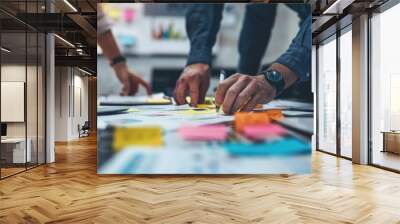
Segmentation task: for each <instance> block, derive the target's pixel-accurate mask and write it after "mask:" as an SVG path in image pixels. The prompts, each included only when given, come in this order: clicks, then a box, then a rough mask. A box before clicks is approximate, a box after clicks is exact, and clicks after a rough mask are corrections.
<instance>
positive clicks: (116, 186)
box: [0, 137, 400, 224]
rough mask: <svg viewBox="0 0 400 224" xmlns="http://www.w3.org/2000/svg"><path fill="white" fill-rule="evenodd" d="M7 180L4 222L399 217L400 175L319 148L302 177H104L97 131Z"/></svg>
mask: <svg viewBox="0 0 400 224" xmlns="http://www.w3.org/2000/svg"><path fill="white" fill-rule="evenodd" d="M56 151H57V153H56V158H57V161H56V163H55V164H51V165H47V166H42V167H39V168H36V169H33V170H30V171H28V172H26V173H22V174H19V175H17V176H14V177H11V178H8V179H5V180H3V181H0V223H12V224H13V223H45V222H47V223H374V224H375V223H400V175H398V174H395V173H390V172H387V171H383V170H380V169H377V168H373V167H368V166H358V165H352V164H351V163H350V162H349V161H347V160H343V159H337V158H335V157H333V156H330V155H326V154H323V153H318V152H315V153H314V154H313V170H314V171H313V173H312V174H311V175H301V176H285V175H282V176H268V175H263V176H251V175H241V176H157V177H153V176H98V175H97V174H96V139H95V138H94V137H90V138H85V139H84V140H81V141H77V142H72V143H69V144H58V145H57V150H56Z"/></svg>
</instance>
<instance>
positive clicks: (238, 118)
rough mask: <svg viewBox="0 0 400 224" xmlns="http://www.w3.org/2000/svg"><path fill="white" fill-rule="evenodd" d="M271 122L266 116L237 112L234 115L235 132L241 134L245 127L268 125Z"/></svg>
mask: <svg viewBox="0 0 400 224" xmlns="http://www.w3.org/2000/svg"><path fill="white" fill-rule="evenodd" d="M270 122H271V120H270V118H269V116H268V114H266V113H263V112H261V113H256V112H237V113H235V121H234V125H235V130H236V131H237V132H242V131H243V129H244V127H245V126H246V125H254V124H269V123H270Z"/></svg>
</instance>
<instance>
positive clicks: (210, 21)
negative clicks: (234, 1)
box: [186, 3, 311, 81]
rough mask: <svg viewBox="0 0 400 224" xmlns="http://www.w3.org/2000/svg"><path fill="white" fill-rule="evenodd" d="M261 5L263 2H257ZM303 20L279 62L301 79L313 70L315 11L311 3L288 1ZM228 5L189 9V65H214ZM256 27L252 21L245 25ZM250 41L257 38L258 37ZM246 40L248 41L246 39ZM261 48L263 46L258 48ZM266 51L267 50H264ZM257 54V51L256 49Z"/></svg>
mask: <svg viewBox="0 0 400 224" xmlns="http://www.w3.org/2000/svg"><path fill="white" fill-rule="evenodd" d="M255 4H260V3H255ZM287 6H288V7H290V8H292V9H294V10H295V11H296V12H297V13H298V15H299V17H300V19H301V24H300V29H299V31H298V33H297V35H296V37H295V38H294V39H293V40H292V42H291V44H290V46H289V48H288V49H287V50H286V52H284V53H283V54H282V55H281V56H280V57H279V58H278V59H277V60H276V61H275V62H277V63H280V64H283V65H285V66H286V67H288V68H289V69H290V70H292V71H293V72H295V73H296V74H297V75H298V76H299V78H300V81H304V80H308V79H309V74H310V71H311V11H310V7H309V6H308V5H304V4H287ZM223 7H224V4H206V3H204V4H191V5H188V7H187V11H186V31H187V34H188V37H189V40H190V52H189V56H188V61H187V64H188V65H190V64H194V63H205V64H209V65H210V64H211V59H212V48H213V46H214V44H215V41H216V37H217V33H218V31H219V28H220V22H221V19H222V11H223ZM244 25H246V26H254V24H252V23H246V24H244ZM248 38H251V39H249V40H248V41H249V42H250V41H257V38H255V37H254V38H252V37H248ZM245 42H246V41H245ZM255 50H259V49H255ZM263 50H265V49H263ZM254 53H255V54H254V55H260V54H256V52H254Z"/></svg>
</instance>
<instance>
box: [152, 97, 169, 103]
mask: <svg viewBox="0 0 400 224" xmlns="http://www.w3.org/2000/svg"><path fill="white" fill-rule="evenodd" d="M146 102H147V103H160V104H164V103H165V104H166V103H171V100H169V99H159V98H149V99H147V100H146Z"/></svg>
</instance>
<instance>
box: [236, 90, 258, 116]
mask: <svg viewBox="0 0 400 224" xmlns="http://www.w3.org/2000/svg"><path fill="white" fill-rule="evenodd" d="M260 97H261V96H260V93H258V94H256V95H255V96H253V98H251V100H250V101H249V102H248V103H247V104H246V105H244V106H243V107H242V108H241V110H240V111H244V112H249V111H252V110H253V109H254V108H255V107H256V105H257V103H258V101H259V99H260Z"/></svg>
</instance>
